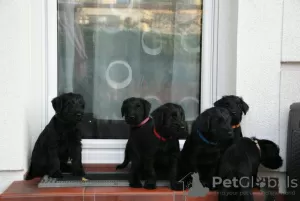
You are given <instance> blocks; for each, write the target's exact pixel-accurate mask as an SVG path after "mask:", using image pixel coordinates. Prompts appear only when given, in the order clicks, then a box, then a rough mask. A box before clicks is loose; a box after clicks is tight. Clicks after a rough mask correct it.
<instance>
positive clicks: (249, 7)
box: [236, 0, 283, 143]
mask: <svg viewBox="0 0 300 201" xmlns="http://www.w3.org/2000/svg"><path fill="white" fill-rule="evenodd" d="M282 8H283V1H282V0H265V1H261V0H245V1H239V15H238V34H237V35H238V38H237V76H236V79H237V84H236V91H237V94H238V95H241V96H243V97H244V99H245V101H246V102H247V103H248V104H249V105H250V110H249V113H248V114H247V115H246V118H244V119H243V131H244V134H245V135H246V136H257V137H262V138H268V139H271V140H274V141H275V142H277V143H280V141H279V140H280V138H279V98H280V93H279V90H280V87H279V86H280V67H281V34H282Z"/></svg>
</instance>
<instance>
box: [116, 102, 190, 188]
mask: <svg viewBox="0 0 300 201" xmlns="http://www.w3.org/2000/svg"><path fill="white" fill-rule="evenodd" d="M140 104H145V105H146V108H147V109H146V110H145V111H141V110H139V108H140V107H139V105H140ZM171 105H172V104H167V105H164V106H161V107H159V108H157V109H156V110H155V112H154V113H152V114H153V115H154V117H153V119H154V122H153V119H152V118H149V117H148V115H149V111H150V107H151V105H150V103H149V102H148V101H146V100H144V99H141V98H129V99H127V100H125V101H124V102H123V105H122V109H121V110H122V113H123V114H124V115H125V121H126V122H127V123H128V124H129V125H131V126H132V129H131V134H130V137H129V139H128V142H127V145H126V148H125V159H124V162H123V163H122V164H120V165H118V166H117V169H122V168H124V167H126V166H127V165H128V163H129V162H130V161H131V162H132V164H131V178H130V181H129V182H130V186H131V187H141V183H140V176H141V175H142V174H143V176H144V177H145V178H146V182H145V185H144V187H145V188H147V189H154V188H156V171H155V167H157V166H158V167H161V165H166V166H167V168H168V169H169V171H167V172H168V174H169V175H170V185H171V188H172V189H174V190H181V189H182V184H181V183H177V182H176V180H175V179H176V173H177V159H178V154H179V152H180V148H179V141H178V138H179V137H181V136H182V135H184V134H187V132H186V124H185V123H184V122H185V121H183V120H182V117H181V116H182V113H181V112H182V111H183V110H182V108H180V106H179V105H172V106H171ZM171 107H173V108H172V109H173V112H170V109H171ZM172 115H173V118H171V117H172ZM126 116H140V117H143V118H140V117H139V121H136V122H133V121H129V118H126ZM134 119H137V117H135V118H134ZM142 119H145V120H147V122H145V120H142ZM176 120H177V121H176ZM174 122H175V123H174ZM156 124H157V125H158V126H157V127H156V126H154V125H156ZM166 127H169V129H166ZM169 142H170V143H169ZM170 152H174V155H172V154H170ZM163 153H165V154H164V155H163ZM160 154H162V155H160ZM166 155H168V156H169V157H168V159H169V160H168V161H164V162H163V164H162V163H161V160H157V157H158V156H159V157H158V158H164V157H165V156H166ZM162 169H163V168H162ZM159 170H160V169H159ZM163 170H165V169H163ZM170 170H171V172H172V173H170ZM165 172H166V171H165Z"/></svg>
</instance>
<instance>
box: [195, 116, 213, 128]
mask: <svg viewBox="0 0 300 201" xmlns="http://www.w3.org/2000/svg"><path fill="white" fill-rule="evenodd" d="M210 121H211V116H210V115H209V114H208V112H203V113H202V114H201V115H200V116H199V119H198V124H197V126H198V128H199V129H201V130H202V131H203V132H209V127H210Z"/></svg>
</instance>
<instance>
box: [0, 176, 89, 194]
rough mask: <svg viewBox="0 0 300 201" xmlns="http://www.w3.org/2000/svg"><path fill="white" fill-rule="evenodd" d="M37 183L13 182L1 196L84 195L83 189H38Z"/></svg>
mask: <svg viewBox="0 0 300 201" xmlns="http://www.w3.org/2000/svg"><path fill="white" fill-rule="evenodd" d="M38 182H39V181H38V180H31V181H16V182H13V183H12V184H11V185H10V186H9V187H8V189H7V190H6V191H4V192H3V196H6V197H8V196H19V197H20V196H28V195H31V196H32V197H35V196H42V197H46V196H50V195H55V196H59V195H61V196H70V195H74V196H83V193H84V188H38V187H37V184H38Z"/></svg>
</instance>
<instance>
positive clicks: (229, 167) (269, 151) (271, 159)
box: [218, 137, 283, 201]
mask: <svg viewBox="0 0 300 201" xmlns="http://www.w3.org/2000/svg"><path fill="white" fill-rule="evenodd" d="M279 151H280V150H279V147H278V145H276V144H275V143H274V142H272V141H270V140H265V139H257V138H246V137H244V138H241V139H240V140H239V141H238V142H237V143H235V144H233V145H232V146H230V147H229V148H228V149H227V150H226V152H225V153H224V155H223V157H222V159H221V161H220V169H219V173H218V175H219V177H220V178H221V179H222V181H224V180H225V179H228V180H230V181H233V179H235V180H236V181H238V182H237V185H235V186H233V185H232V186H230V187H229V188H228V186H226V187H227V188H226V187H225V186H224V185H222V184H221V185H219V186H218V188H219V190H218V191H219V200H220V201H226V200H228V201H235V200H244V201H253V196H252V187H253V186H255V184H253V183H252V181H254V182H256V175H257V171H258V167H259V165H260V164H262V165H263V166H265V167H267V168H270V169H278V168H280V167H281V166H282V163H283V161H282V158H281V157H280V155H279ZM239 184H240V185H241V186H240V185H239Z"/></svg>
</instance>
